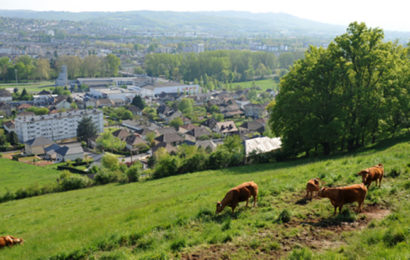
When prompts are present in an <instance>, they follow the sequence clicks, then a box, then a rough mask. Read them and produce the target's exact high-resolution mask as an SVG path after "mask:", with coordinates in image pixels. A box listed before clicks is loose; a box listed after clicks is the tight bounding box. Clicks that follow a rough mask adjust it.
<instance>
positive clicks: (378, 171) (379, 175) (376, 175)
mask: <svg viewBox="0 0 410 260" xmlns="http://www.w3.org/2000/svg"><path fill="white" fill-rule="evenodd" d="M383 174H384V166H383V164H381V163H379V164H378V165H375V166H373V167H370V168H367V169H364V170H362V171H360V172H359V173H358V174H357V175H361V176H362V181H363V183H364V184H365V185H366V186H367V188H369V186H370V184H371V183H372V181H376V186H377V181H378V182H379V187H380V186H381V185H382V179H383Z"/></svg>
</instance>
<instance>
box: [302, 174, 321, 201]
mask: <svg viewBox="0 0 410 260" xmlns="http://www.w3.org/2000/svg"><path fill="white" fill-rule="evenodd" d="M319 190H320V184H319V179H318V178H314V179H311V180H309V181H308V183H307V184H306V196H305V197H306V199H310V200H312V197H313V192H315V191H319Z"/></svg>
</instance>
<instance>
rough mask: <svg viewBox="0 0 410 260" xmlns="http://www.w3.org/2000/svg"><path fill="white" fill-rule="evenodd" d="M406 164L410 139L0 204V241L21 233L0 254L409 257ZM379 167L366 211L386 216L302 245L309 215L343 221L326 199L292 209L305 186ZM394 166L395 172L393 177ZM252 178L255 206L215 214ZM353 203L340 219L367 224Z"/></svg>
mask: <svg viewBox="0 0 410 260" xmlns="http://www.w3.org/2000/svg"><path fill="white" fill-rule="evenodd" d="M409 158H410V143H409V142H408V141H404V142H401V143H398V144H395V145H392V146H386V147H383V148H377V147H376V148H374V149H371V150H367V151H364V152H361V153H358V154H352V155H345V156H338V157H337V158H327V159H314V160H308V159H304V160H299V161H291V162H281V163H273V164H259V165H249V166H243V167H235V168H228V169H223V170H216V171H203V172H197V173H191V174H184V175H180V176H172V177H168V178H163V179H158V180H153V181H147V182H141V183H132V184H125V185H119V184H109V185H105V186H96V187H92V188H87V189H82V190H75V191H69V192H61V193H55V194H47V195H43V196H38V197H32V198H27V199H22V200H16V201H9V202H5V203H1V204H0V235H3V234H12V235H15V236H17V237H22V238H24V239H25V243H24V245H22V246H16V247H12V248H6V249H2V250H1V252H0V253H1V258H4V259H47V258H52V259H82V258H89V259H166V258H181V257H183V256H184V255H186V254H190V253H192V252H199V254H201V252H205V255H208V254H209V256H210V257H211V258H212V256H213V255H212V254H213V253H214V252H215V250H216V251H218V250H220V251H219V255H216V256H215V255H214V256H215V257H216V258H223V257H226V256H228V257H230V258H232V259H250V258H277V257H286V256H289V257H290V258H293V259H303V258H304V257H314V258H321V259H357V258H371V259H377V258H380V259H382V258H391V259H407V258H406V256H407V257H408V252H409V250H405V249H408V242H409V230H408V227H409V226H410V220H409V218H408V215H409V213H410V212H409V211H410V205H409V202H408V201H409V200H408V197H409V194H410V192H409V191H410V183H409V167H410V165H409V160H408V159H409ZM380 162H381V163H383V164H384V165H385V172H386V178H385V179H384V180H383V183H382V187H381V188H380V189H379V188H375V187H374V184H373V185H372V186H373V187H371V188H370V191H369V196H368V197H367V199H366V201H365V205H370V204H375V203H377V205H381V206H383V207H386V208H388V209H389V210H390V211H391V214H390V215H389V216H388V217H386V218H385V219H380V220H376V221H372V222H370V224H369V227H367V228H365V229H364V230H362V231H360V230H359V229H358V230H350V231H345V232H333V231H331V230H329V231H327V230H323V229H322V233H324V235H327V236H329V237H332V239H334V240H336V241H341V242H342V243H343V245H342V246H337V247H336V248H330V249H323V250H318V249H317V248H316V249H314V248H309V245H305V244H303V242H300V241H299V240H298V239H300V238H301V237H303V236H307V237H309V236H310V235H309V234H311V233H312V232H313V233H314V232H315V228H316V227H315V226H314V225H310V224H309V223H310V222H311V221H312V219H323V220H326V221H329V222H332V221H333V222H337V221H341V220H340V218H341V217H339V218H338V217H335V218H333V217H332V216H331V215H332V213H333V207H332V206H331V204H330V202H329V200H328V199H322V200H318V199H314V200H313V201H311V202H308V203H307V204H305V205H303V204H302V205H299V204H295V203H296V202H297V201H298V200H300V199H301V198H303V196H304V194H305V191H304V188H305V185H306V182H307V180H309V179H311V178H313V177H320V178H322V179H323V181H325V182H326V183H327V184H330V185H333V186H338V185H347V184H351V183H360V181H361V179H360V176H357V175H356V173H357V172H359V171H360V170H361V169H363V168H367V167H369V166H371V165H375V164H377V163H380ZM393 168H394V169H396V170H398V171H400V174H399V175H397V174H393V175H392V176H390V172H391V171H392V169H393ZM393 176H394V177H393ZM250 180H253V181H255V182H256V183H257V184H258V185H259V201H258V207H256V208H245V207H244V204H243V203H241V204H240V206H239V207H238V208H237V210H236V212H235V213H234V214H233V215H231V213H230V208H227V209H225V210H224V211H223V212H222V213H221V214H220V215H215V214H214V212H215V204H216V201H218V200H221V199H222V198H223V197H224V195H225V193H226V192H227V191H228V190H229V189H230V188H231V187H233V186H236V185H237V184H240V183H242V182H244V181H250ZM404 198H407V199H404ZM354 207H356V205H351V206H345V208H346V209H348V210H347V211H346V212H347V213H346V214H344V215H343V216H342V217H344V216H345V215H346V216H347V217H349V218H352V219H353V221H354V220H355V219H361V218H364V217H365V216H363V214H359V215H356V214H353V213H350V212H351V211H352V209H353V208H354ZM285 210H286V211H287V212H286V213H284V212H285ZM284 216H287V217H286V218H285V217H284ZM287 218H289V219H288V220H289V221H284V219H287ZM284 241H297V242H295V243H293V242H292V243H290V244H287V243H284ZM298 241H299V242H298ZM366 241H367V242H366ZM211 247H213V249H214V251H212V252H211V251H210V250H209V248H211ZM207 250H208V251H207ZM288 252H291V253H290V254H288ZM300 257H302V258H300Z"/></svg>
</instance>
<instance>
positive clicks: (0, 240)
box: [0, 236, 23, 248]
mask: <svg viewBox="0 0 410 260" xmlns="http://www.w3.org/2000/svg"><path fill="white" fill-rule="evenodd" d="M22 243H23V239H22V238H16V237H13V236H2V237H0V248H3V247H6V246H12V245H15V244H22Z"/></svg>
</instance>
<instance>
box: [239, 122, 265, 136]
mask: <svg viewBox="0 0 410 260" xmlns="http://www.w3.org/2000/svg"><path fill="white" fill-rule="evenodd" d="M240 132H241V133H244V134H247V133H254V132H258V133H260V134H263V133H264V132H265V122H264V120H263V119H256V120H252V121H249V122H245V123H243V124H242V125H241V127H240Z"/></svg>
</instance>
